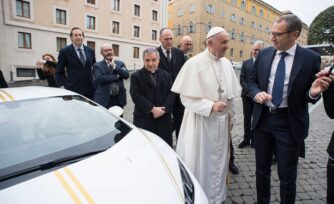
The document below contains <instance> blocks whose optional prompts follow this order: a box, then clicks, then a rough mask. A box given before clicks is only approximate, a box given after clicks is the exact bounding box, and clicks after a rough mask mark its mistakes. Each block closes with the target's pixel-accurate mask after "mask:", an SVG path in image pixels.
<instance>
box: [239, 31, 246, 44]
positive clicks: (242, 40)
mask: <svg viewBox="0 0 334 204" xmlns="http://www.w3.org/2000/svg"><path fill="white" fill-rule="evenodd" d="M240 41H241V42H244V41H245V35H244V32H241V33H240Z"/></svg>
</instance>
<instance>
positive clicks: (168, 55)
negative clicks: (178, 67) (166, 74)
mask: <svg viewBox="0 0 334 204" xmlns="http://www.w3.org/2000/svg"><path fill="white" fill-rule="evenodd" d="M166 53H167V60H168V62H170V61H171V58H170V50H167V51H166Z"/></svg>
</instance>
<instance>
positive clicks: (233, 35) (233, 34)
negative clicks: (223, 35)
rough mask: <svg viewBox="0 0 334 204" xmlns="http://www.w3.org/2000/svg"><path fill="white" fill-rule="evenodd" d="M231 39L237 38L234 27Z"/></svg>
mask: <svg viewBox="0 0 334 204" xmlns="http://www.w3.org/2000/svg"><path fill="white" fill-rule="evenodd" d="M231 39H232V40H235V32H234V29H232V31H231Z"/></svg>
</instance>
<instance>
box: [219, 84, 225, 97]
mask: <svg viewBox="0 0 334 204" xmlns="http://www.w3.org/2000/svg"><path fill="white" fill-rule="evenodd" d="M222 93H224V90H223V89H222V87H221V86H219V88H218V95H219V100H222V99H223V97H222Z"/></svg>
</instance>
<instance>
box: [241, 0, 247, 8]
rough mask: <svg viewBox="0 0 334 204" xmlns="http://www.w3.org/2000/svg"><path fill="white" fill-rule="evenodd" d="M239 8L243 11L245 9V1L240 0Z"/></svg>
mask: <svg viewBox="0 0 334 204" xmlns="http://www.w3.org/2000/svg"><path fill="white" fill-rule="evenodd" d="M240 8H242V9H245V8H246V3H245V0H242V1H241V3H240Z"/></svg>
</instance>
